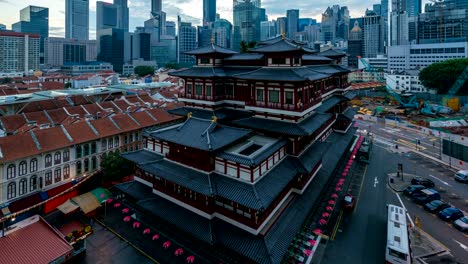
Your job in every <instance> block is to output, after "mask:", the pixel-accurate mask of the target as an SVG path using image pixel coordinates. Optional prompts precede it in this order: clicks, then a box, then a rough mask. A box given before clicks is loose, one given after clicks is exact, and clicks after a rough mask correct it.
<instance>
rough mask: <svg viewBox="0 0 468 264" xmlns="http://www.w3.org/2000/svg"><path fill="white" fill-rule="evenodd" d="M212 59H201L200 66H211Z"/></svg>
mask: <svg viewBox="0 0 468 264" xmlns="http://www.w3.org/2000/svg"><path fill="white" fill-rule="evenodd" d="M209 63H210V58H200V64H209Z"/></svg>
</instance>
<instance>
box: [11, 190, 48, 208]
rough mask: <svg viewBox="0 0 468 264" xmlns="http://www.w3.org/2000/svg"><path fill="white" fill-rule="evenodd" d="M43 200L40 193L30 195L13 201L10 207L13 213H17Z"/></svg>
mask: <svg viewBox="0 0 468 264" xmlns="http://www.w3.org/2000/svg"><path fill="white" fill-rule="evenodd" d="M40 202H42V199H41V195H40V194H39V193H36V194H33V195H30V196H28V197H26V198H23V199H20V200H18V201H14V202H12V203H11V204H10V205H9V206H8V208H9V209H10V212H11V213H16V212H18V211H21V210H24V209H26V208H29V207H31V206H34V205H36V204H38V203H40Z"/></svg>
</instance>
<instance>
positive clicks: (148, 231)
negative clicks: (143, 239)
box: [143, 228, 151, 235]
mask: <svg viewBox="0 0 468 264" xmlns="http://www.w3.org/2000/svg"><path fill="white" fill-rule="evenodd" d="M150 232H151V229H149V228H146V229H145V230H143V235H146V234H149V233H150Z"/></svg>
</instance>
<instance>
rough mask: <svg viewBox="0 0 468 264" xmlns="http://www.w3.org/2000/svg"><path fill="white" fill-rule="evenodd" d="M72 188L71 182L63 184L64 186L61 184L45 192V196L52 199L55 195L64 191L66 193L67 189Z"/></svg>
mask: <svg viewBox="0 0 468 264" xmlns="http://www.w3.org/2000/svg"><path fill="white" fill-rule="evenodd" d="M72 186H73V185H72V183H71V182H69V183H65V184H63V185H60V186H58V187H55V188H53V189H50V190H48V191H47V195H48V196H49V198H52V197H54V196H55V195H57V194H60V193H62V192H64V191H66V190H67V189H69V188H71V187H72Z"/></svg>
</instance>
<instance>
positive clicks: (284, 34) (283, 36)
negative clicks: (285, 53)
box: [281, 31, 286, 39]
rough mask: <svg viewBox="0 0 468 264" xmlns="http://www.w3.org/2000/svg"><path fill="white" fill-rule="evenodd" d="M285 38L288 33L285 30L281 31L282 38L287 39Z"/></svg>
mask: <svg viewBox="0 0 468 264" xmlns="http://www.w3.org/2000/svg"><path fill="white" fill-rule="evenodd" d="M285 38H286V33H284V31H283V32H281V39H285Z"/></svg>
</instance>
